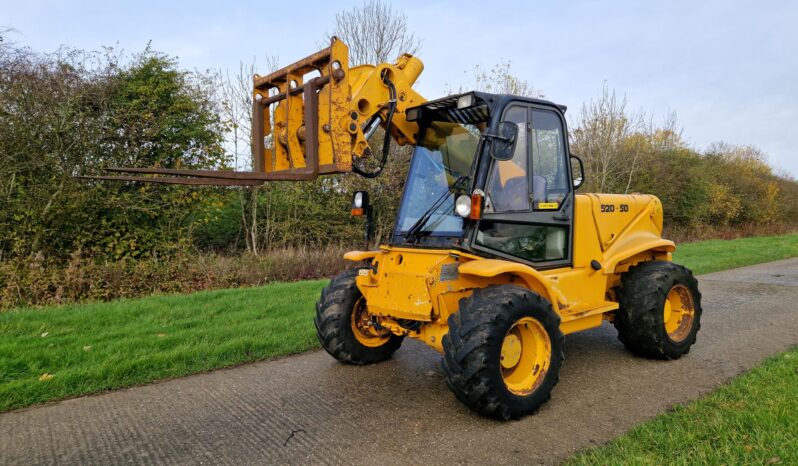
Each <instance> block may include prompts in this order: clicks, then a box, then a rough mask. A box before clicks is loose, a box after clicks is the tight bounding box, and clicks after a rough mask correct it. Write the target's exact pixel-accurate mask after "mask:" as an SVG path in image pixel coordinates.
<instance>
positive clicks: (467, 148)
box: [97, 38, 701, 419]
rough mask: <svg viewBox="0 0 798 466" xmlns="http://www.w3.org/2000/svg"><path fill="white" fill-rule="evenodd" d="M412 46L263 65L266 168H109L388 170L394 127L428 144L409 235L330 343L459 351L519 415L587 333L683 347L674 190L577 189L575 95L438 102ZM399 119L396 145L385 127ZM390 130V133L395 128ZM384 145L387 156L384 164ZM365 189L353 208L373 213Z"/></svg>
mask: <svg viewBox="0 0 798 466" xmlns="http://www.w3.org/2000/svg"><path fill="white" fill-rule="evenodd" d="M422 70H423V64H422V62H421V61H420V60H419V59H418V58H416V57H413V56H411V55H408V54H405V55H402V56H401V57H399V59H398V60H397V61H396V62H395V63H380V64H376V65H361V66H355V67H350V66H349V59H348V48H347V46H346V45H345V44H344V43H343V42H342V41H341V40H339V39H337V38H332V41H331V44H330V47H328V48H326V49H324V50H321V51H319V52H317V53H315V54H313V55H310V56H309V57H306V58H305V59H303V60H300V61H298V62H296V63H294V64H292V65H290V66H287V67H285V68H283V69H280V70H279V71H276V72H274V73H271V74H269V75H268V76H258V75H255V77H254V88H253V107H252V116H253V131H252V133H253V138H252V155H253V166H254V170H253V171H251V172H231V171H224V170H180V169H164V168H108V169H107V170H109V171H112V172H126V173H132V174H133V176H103V177H97V178H101V179H113V180H128V181H138V182H156V183H172V184H191V185H222V186H230V185H260V184H262V183H264V182H267V181H288V180H313V179H315V178H317V177H318V176H321V175H326V174H336V173H348V172H353V171H354V172H356V173H359V174H360V175H363V176H366V177H374V176H377V175H378V174H379V172H380V171H381V170H382V167H384V165H385V163H386V160H387V158H388V151H389V147H388V145H389V142H390V140H391V139H393V140H394V141H396V143H398V144H400V145H404V144H412V145H413V146H414V152H413V156H412V159H411V162H410V168H409V171H408V174H407V180H406V183H405V187H404V193H403V195H402V199H401V204H400V208H399V211H398V215H397V218H396V223H395V228H394V230H393V234H392V236H391V237H390V238H389V239H388V241H387V242H386V243H385V244H380V245H379V246H378V247H376V248H375V249H373V250H365V251H352V252H348V253H346V254H345V256H344V257H345V259H347V260H349V261H352V263H353V264H354V266H353V268H351V269H350V270H348V271H346V272H344V273H343V274H341V275H339V276H337V277H335V278H334V279H332V281H331V282H330V284H329V286H327V287H326V288H325V289H324V291H323V292H322V294H321V298H320V299H319V301H318V303H317V305H316V318H315V321H314V322H315V326H316V331H317V334H318V338H319V342H320V343H321V346H322V347H323V348H324V349H325V350H326V351H327V352H328V353H329V354H330V355H332V356H333V357H334V358H336V359H337V360H339V361H341V362H344V363H347V364H358V365H364V364H372V363H377V362H380V361H384V360H386V359H388V358H390V357H391V355H392V354H393V353H394V352H395V351H396V350H397V349H398V348H399V347H400V345H401V344H402V340H403V339H404V338H413V339H417V340H420V341H423V342H424V343H426V344H427V345H429V346H431V347H432V348H434V349H435V350H437V351H439V352H441V353H442V354H443V359H442V369H443V373H444V374H445V376H446V383H447V385H448V386H449V388H450V389H451V390H452V392H453V393H454V395H455V396H456V397H457V398H458V399H459V400H460V401H461V402H463V403H464V404H465V405H466V406H468V407H469V408H471V409H472V410H474V411H476V412H478V413H481V414H483V415H486V416H491V417H495V418H499V419H517V418H520V417H522V416H524V415H526V414H529V413H532V412H534V411H535V410H536V409H537V408H538V407H539V406H540V405H541V404H542V403H544V402H545V401H546V400H548V399H549V397H550V394H551V392H552V389H553V388H554V385H555V384H556V383H557V380H558V377H559V373H560V369H561V367H562V364H563V340H564V336H565V335H567V334H570V333H574V332H579V331H582V330H588V329H591V328H595V327H599V326H600V325H601V324H602V322H603V321H605V320H607V321H610V322H612V323H613V324H614V325H615V327H616V329H617V331H618V337H619V339H620V340H621V341H622V342H623V344H624V345H625V346H626V347H627V348H628V349H629V350H630V351H632V352H633V353H635V354H638V355H640V356H644V357H648V358H655V359H676V358H679V357H681V356H682V355H684V354H686V353H687V352H688V351H689V350H690V347H691V346H692V345H693V343H694V342H695V339H696V333H697V332H698V329H699V327H700V319H701V293H700V292H699V290H698V283H697V281H696V279H695V278H694V277H693V274H692V273H691V272H690V270H688V269H687V268H685V267H683V266H681V265H677V264H675V263H673V262H672V261H671V258H672V256H671V255H672V253H673V251H674V249H675V245H674V243H673V242H672V241H669V240H667V239H663V238H662V226H663V225H662V222H663V214H662V204H661V203H660V201H659V199H657V198H656V197H654V196H651V195H643V194H631V195H617V194H576V190H577V189H578V188H579V187H580V185H581V184H582V183H583V182H584V170H583V168H582V162H581V160H580V159H579V158H578V157H576V156H574V155H573V154H571V153H570V150H569V146H568V137H567V128H566V121H565V117H564V113H565V111H566V107H565V106H563V105H557V104H555V103H552V102H549V101H547V100H542V99H535V98H529V97H522V96H514V95H497V94H488V93H484V92H467V93H462V94H457V95H451V96H448V97H444V98H441V99H437V100H431V101H427V100H426V99H424V98H423V97H422V96H421V95H419V94H418V93H417V92H416V91H414V90H413V89H412V85H413V83H414V82H415V81H416V79H417V78H418V76H419V75H420V73H421V72H422ZM380 126H382V128H383V129H384V130H385V134H386V137H385V142H384V144H383V147H382V153H381V154H374V153H372V149H371V147H370V146H369V139H370V138H371V136H372V135H373V134H374V132H375V131H376V129H377V128H378V127H380ZM389 135H390V137H389ZM367 157H379V159H376V160H378V163H376V164H375V163H372V164H371V165H376V168H373V169H371V170H367V169H366V167H365V165H364V164H363V163H362V161H363V159H365V158H367ZM369 209H370V207H369V205H368V195H367V193H365V192H356V193H355V194H354V197H353V205H352V213H353V214H355V215H365V214H366V213H368V211H369Z"/></svg>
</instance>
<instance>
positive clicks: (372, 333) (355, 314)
mask: <svg viewBox="0 0 798 466" xmlns="http://www.w3.org/2000/svg"><path fill="white" fill-rule="evenodd" d="M351 320H352V322H351V323H352V333H354V334H355V339H356V340H357V341H358V342H360V344H361V345H363V346H368V347H370V348H376V347H379V346H382V345H384V344H385V343H387V342H388V339H389V338H391V335H390V332H389V331H388V330H385V329H381V330H377V329H376V328H375V327H374V324H373V323H372V321H371V315H370V314H369V312H368V308H367V307H366V300H365V299H364V298H360V299H358V300H357V302H356V303H355V308H354V309H353V310H352V319H351Z"/></svg>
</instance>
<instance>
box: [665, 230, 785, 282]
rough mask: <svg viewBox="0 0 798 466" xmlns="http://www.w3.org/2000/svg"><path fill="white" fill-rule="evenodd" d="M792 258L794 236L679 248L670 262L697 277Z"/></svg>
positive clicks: (762, 237) (679, 246)
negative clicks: (686, 268) (688, 270)
mask: <svg viewBox="0 0 798 466" xmlns="http://www.w3.org/2000/svg"><path fill="white" fill-rule="evenodd" d="M796 256H798V234H796V233H792V234H789V235H781V236H757V237H751V238H739V239H733V240H710V241H699V242H697V243H685V244H680V245H678V247H677V248H676V253H674V255H673V260H674V262H678V263H680V264H682V265H684V266H686V267H688V268H690V269H691V270H692V271H693V273H694V274H696V275H699V274H702V273H710V272H717V271H719V270H726V269H733V268H736V267H743V266H745V265H752V264H759V263H762V262H771V261H776V260H779V259H788V258H790V257H796Z"/></svg>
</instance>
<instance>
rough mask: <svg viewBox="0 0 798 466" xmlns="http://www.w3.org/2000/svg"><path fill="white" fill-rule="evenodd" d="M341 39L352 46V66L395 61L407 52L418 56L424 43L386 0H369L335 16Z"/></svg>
mask: <svg viewBox="0 0 798 466" xmlns="http://www.w3.org/2000/svg"><path fill="white" fill-rule="evenodd" d="M327 35H328V36H338V37H339V38H340V39H341V40H343V41H344V42H345V43H346V44H347V45H348V46H349V62H350V65H352V66H356V65H362V64H364V63H372V64H376V63H382V62H387V61H393V60H394V59H396V58H397V57H399V55H401V54H403V53H410V54H416V53H418V51H419V50H421V41H420V40H419V39H418V38H416V37H415V36H414V35H413V34H412V33H411V32H410V31H409V30H408V27H407V15H405V14H404V13H403V12H402V11H400V10H394V9H393V7H391V6H390V5H389V4H388V3H386V2H383V1H382V0H368V1H366V2H364V3H363V4H362V5H360V6H356V7H354V8H352V9H351V10H348V11H342V12H340V13H338V14H336V15H335V28H334V29H333V31H332V33H330V34H327Z"/></svg>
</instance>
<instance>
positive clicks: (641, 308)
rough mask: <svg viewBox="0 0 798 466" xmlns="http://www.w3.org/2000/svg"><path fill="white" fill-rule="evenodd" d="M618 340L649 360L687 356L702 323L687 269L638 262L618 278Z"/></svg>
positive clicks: (694, 284)
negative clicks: (619, 283)
mask: <svg viewBox="0 0 798 466" xmlns="http://www.w3.org/2000/svg"><path fill="white" fill-rule="evenodd" d="M618 298H619V303H620V309H618V310H617V311H616V313H615V327H616V328H617V329H618V338H619V339H620V340H621V342H623V344H624V345H625V346H626V347H627V348H628V349H629V350H630V351H632V352H633V353H635V354H638V355H640V356H643V357H647V358H654V359H677V358H680V357H681V356H683V355H685V354H687V353H688V352H689V351H690V347H691V346H692V345H693V343H695V340H696V334H697V333H698V329H699V328H700V327H701V312H702V310H701V293H700V292H699V291H698V281H697V280H696V279H695V277H693V274H692V272H690V270H689V269H687V268H686V267H683V266H681V265H678V264H674V263H672V262H664V261H654V262H643V263H641V264H639V265H636V266H634V267H632V268H631V269H629V271H628V272H626V273H624V274H623V276H622V277H621V288H620V289H619V292H618Z"/></svg>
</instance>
